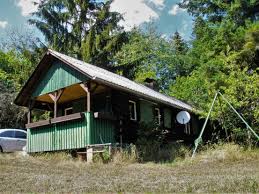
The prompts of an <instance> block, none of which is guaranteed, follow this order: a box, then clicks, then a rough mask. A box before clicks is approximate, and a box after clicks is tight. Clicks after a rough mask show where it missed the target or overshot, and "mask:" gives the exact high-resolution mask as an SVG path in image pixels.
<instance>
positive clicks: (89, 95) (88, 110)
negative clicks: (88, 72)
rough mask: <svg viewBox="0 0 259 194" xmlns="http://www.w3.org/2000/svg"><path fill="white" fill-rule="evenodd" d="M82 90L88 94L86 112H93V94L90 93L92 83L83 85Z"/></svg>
mask: <svg viewBox="0 0 259 194" xmlns="http://www.w3.org/2000/svg"><path fill="white" fill-rule="evenodd" d="M80 86H81V88H82V89H83V90H84V91H85V92H86V111H87V112H90V111H91V93H90V89H89V88H90V83H81V84H80Z"/></svg>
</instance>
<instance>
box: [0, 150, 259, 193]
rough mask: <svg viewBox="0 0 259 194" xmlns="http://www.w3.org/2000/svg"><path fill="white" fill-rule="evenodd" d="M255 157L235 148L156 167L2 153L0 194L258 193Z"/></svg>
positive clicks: (255, 153)
mask: <svg viewBox="0 0 259 194" xmlns="http://www.w3.org/2000/svg"><path fill="white" fill-rule="evenodd" d="M235 152H236V153H235ZM258 154H259V152H258V150H257V151H240V150H239V148H237V147H236V146H234V149H232V150H230V151H229V152H225V151H224V150H222V149H215V150H213V151H210V152H204V153H202V154H199V155H197V158H196V159H194V160H190V159H184V160H181V161H178V162H173V163H160V164H157V163H151V162H150V163H143V164H140V163H127V162H123V163H119V162H118V163H116V162H111V163H108V164H100V163H97V164H86V163H85V162H82V161H78V160H76V161H75V160H73V159H63V158H60V157H32V156H30V157H24V156H19V155H17V154H2V155H0V183H1V184H0V192H15V193H16V192H26V193H34V192H66V193H67V192H134V193H135V192H162V193H163V192H202V193H203V192H242V193H243V192H259V155H258Z"/></svg>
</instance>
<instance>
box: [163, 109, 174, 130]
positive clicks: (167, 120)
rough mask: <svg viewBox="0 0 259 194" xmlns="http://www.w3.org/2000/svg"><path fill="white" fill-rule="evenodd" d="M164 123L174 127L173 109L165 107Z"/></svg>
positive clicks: (166, 125)
mask: <svg viewBox="0 0 259 194" xmlns="http://www.w3.org/2000/svg"><path fill="white" fill-rule="evenodd" d="M164 125H165V127H167V128H171V127H172V111H171V110H170V109H168V108H165V109H164Z"/></svg>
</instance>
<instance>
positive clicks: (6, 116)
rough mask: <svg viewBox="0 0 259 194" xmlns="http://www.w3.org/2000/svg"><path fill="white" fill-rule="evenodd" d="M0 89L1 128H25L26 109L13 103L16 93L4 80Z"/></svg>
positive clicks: (0, 83) (0, 84) (0, 82)
mask: <svg viewBox="0 0 259 194" xmlns="http://www.w3.org/2000/svg"><path fill="white" fill-rule="evenodd" d="M0 91H1V92H0V129H1V128H24V122H25V120H26V117H25V112H26V110H25V109H24V108H21V107H18V106H16V105H14V104H13V100H14V98H15V95H16V93H14V92H13V91H12V90H11V89H10V88H8V87H6V86H5V84H4V83H3V82H2V81H0Z"/></svg>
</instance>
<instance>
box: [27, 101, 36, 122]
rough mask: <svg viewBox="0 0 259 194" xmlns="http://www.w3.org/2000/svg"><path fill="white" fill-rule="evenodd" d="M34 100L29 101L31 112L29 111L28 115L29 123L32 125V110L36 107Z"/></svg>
mask: <svg viewBox="0 0 259 194" xmlns="http://www.w3.org/2000/svg"><path fill="white" fill-rule="evenodd" d="M34 102H35V101H34V100H30V101H29V106H28V108H29V111H28V113H27V123H28V124H29V123H31V110H32V108H33V106H34Z"/></svg>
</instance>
